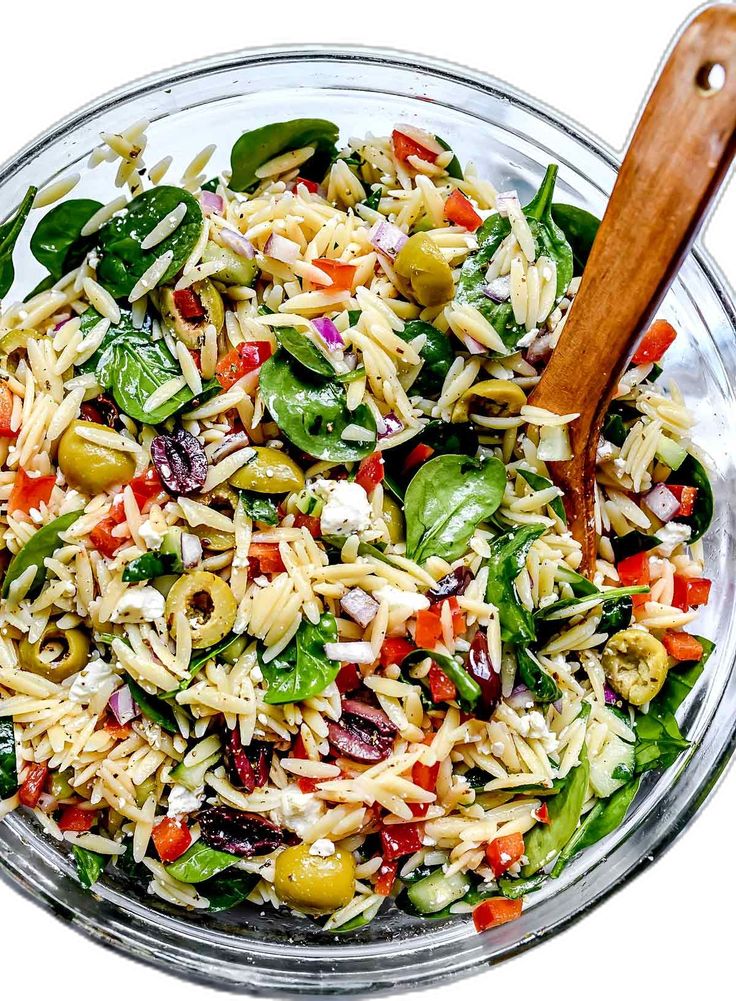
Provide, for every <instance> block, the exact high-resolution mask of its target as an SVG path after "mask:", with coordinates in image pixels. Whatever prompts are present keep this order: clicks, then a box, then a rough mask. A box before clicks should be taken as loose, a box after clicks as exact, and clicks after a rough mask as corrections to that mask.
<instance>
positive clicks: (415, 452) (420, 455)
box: [403, 444, 434, 473]
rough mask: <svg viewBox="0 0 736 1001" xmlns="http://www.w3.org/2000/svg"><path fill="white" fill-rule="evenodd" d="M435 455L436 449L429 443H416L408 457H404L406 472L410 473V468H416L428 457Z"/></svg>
mask: <svg viewBox="0 0 736 1001" xmlns="http://www.w3.org/2000/svg"><path fill="white" fill-rule="evenodd" d="M433 455H434V449H433V448H431V447H430V446H429V445H422V444H420V445H415V446H414V448H413V449H412V450H411V452H409V454H408V455H407V457H406V458H405V459H404V466H403V469H404V472H405V473H408V472H409V471H410V470H412V469H414V468H415V467H416V466H421V464H422V463H423V462H426V461H427V459H431V458H432V456H433Z"/></svg>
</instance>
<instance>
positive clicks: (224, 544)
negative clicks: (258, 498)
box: [192, 483, 239, 553]
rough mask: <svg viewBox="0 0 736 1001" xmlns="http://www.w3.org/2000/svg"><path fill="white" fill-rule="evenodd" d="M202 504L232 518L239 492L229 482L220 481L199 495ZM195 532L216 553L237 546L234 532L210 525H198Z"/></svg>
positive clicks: (194, 529)
mask: <svg viewBox="0 0 736 1001" xmlns="http://www.w3.org/2000/svg"><path fill="white" fill-rule="evenodd" d="M197 500H198V502H199V503H200V504H204V505H205V507H209V508H212V510H213V511H219V512H220V513H221V514H224V515H227V517H228V518H232V517H233V515H234V514H235V510H236V508H237V506H238V500H239V497H238V494H237V493H236V491H235V490H233V488H232V487H230V486H228V485H227V483H220V484H219V485H218V486H216V487H215V488H214V489H213V490H210V491H209V493H206V494H200V495H199V497H197ZM192 531H193V532H194V534H195V535H196V536H197V537H198V538H199V539H201V540H202V545H203V546H204V547H205V548H206V549H212V550H214V551H215V552H216V553H226V552H227V551H228V549H232V548H233V547H234V546H235V536H234V535H233V533H232V532H225V531H223V530H222V529H221V528H210V527H209V525H197V527H196V528H193V529H192Z"/></svg>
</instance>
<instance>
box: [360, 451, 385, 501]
mask: <svg viewBox="0 0 736 1001" xmlns="http://www.w3.org/2000/svg"><path fill="white" fill-rule="evenodd" d="M382 479H383V456H382V455H381V453H380V452H374V453H373V454H372V455H368V456H366V458H365V459H363V460H362V462H361V463H360V465H359V466H358V472H357V473H356V474H355V482H356V483H357V484H358V486H361V487H362V488H363V489H364V490H365V492H366V493H367V494H369V493H371V491H372V490H374V489H375V488H376V487H377V486H378V484H379V483H380V482H381V480H382Z"/></svg>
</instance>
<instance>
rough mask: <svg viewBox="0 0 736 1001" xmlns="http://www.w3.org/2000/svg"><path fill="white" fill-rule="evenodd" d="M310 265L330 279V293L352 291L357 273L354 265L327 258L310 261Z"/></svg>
mask: <svg viewBox="0 0 736 1001" xmlns="http://www.w3.org/2000/svg"><path fill="white" fill-rule="evenodd" d="M312 264H313V265H314V266H315V268H319V270H320V271H323V272H324V273H325V274H326V275H327V277H328V278H331V279H332V285H330V286H329V291H330V292H350V291H351V290H352V288H353V285H354V284H355V275H356V274H357V271H358V269H357V267H356V266H355V265H354V264H345V263H344V262H343V261H333V260H331V259H330V258H329V257H318V258H317V260H316V261H312Z"/></svg>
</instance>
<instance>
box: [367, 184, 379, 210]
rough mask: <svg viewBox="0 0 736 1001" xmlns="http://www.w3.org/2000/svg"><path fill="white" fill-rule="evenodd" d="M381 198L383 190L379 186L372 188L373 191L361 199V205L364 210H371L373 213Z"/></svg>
mask: <svg viewBox="0 0 736 1001" xmlns="http://www.w3.org/2000/svg"><path fill="white" fill-rule="evenodd" d="M382 198H383V188H382V187H381V185H380V184H379V185H378V187H377V188H374V189H373V191H371V193H370V194H369V195H368V197H367V198H364V199H363V205H365V207H366V208H368V209H373V211H374V212H377V211H378V206H379V205H380V204H381V199H382Z"/></svg>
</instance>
